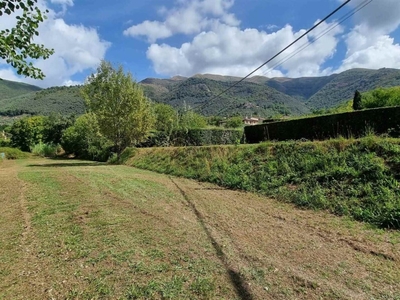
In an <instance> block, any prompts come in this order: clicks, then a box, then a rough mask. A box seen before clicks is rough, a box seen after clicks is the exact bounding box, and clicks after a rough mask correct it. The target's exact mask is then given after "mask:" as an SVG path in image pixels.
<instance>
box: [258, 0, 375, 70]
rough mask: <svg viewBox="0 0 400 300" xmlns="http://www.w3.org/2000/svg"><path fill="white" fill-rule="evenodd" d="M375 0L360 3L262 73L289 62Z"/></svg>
mask: <svg viewBox="0 0 400 300" xmlns="http://www.w3.org/2000/svg"><path fill="white" fill-rule="evenodd" d="M372 1H373V0H365V1H364V2H362V3H361V4H359V5H358V6H357V7H356V8H355V9H354V10H352V11H350V12H349V13H347V14H346V15H344V16H343V17H341V18H340V19H339V21H338V22H337V23H335V24H334V25H332V26H330V27H328V28H327V29H325V31H323V32H322V33H321V34H320V35H318V36H317V37H316V38H315V39H313V40H312V41H307V42H306V43H305V44H303V45H302V46H301V47H299V48H298V49H297V50H296V51H295V52H294V53H292V54H290V55H289V56H287V57H285V58H284V59H282V60H280V61H279V62H277V63H276V64H274V65H273V66H272V67H270V68H269V69H268V70H266V71H265V72H263V73H262V75H265V74H267V73H268V72H270V71H272V70H273V69H275V68H276V67H278V66H280V65H282V64H284V63H285V62H287V61H288V60H290V59H291V58H292V57H294V56H296V55H297V54H299V53H300V52H302V51H303V50H305V49H306V48H308V47H309V46H311V45H312V44H314V43H315V42H316V41H318V40H319V39H321V38H322V37H323V36H325V35H326V34H328V33H329V32H331V31H332V30H333V29H335V28H336V27H338V26H339V25H340V24H342V23H343V22H345V21H347V20H348V19H349V18H350V17H352V16H353V15H355V14H356V13H357V12H359V11H360V10H362V9H363V8H364V7H366V6H367V5H369V4H370V3H371V2H372Z"/></svg>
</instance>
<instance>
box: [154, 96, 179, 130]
mask: <svg viewBox="0 0 400 300" xmlns="http://www.w3.org/2000/svg"><path fill="white" fill-rule="evenodd" d="M154 114H155V118H156V121H155V128H156V130H158V131H161V132H165V133H167V134H171V132H172V130H174V129H176V127H177V126H178V113H177V111H175V109H174V108H173V107H172V106H171V105H168V104H162V103H159V104H156V105H155V106H154Z"/></svg>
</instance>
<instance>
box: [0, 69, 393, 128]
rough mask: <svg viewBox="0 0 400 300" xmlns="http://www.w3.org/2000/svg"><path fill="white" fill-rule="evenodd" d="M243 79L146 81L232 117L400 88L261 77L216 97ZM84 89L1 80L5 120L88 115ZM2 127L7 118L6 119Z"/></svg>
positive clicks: (345, 78)
mask: <svg viewBox="0 0 400 300" xmlns="http://www.w3.org/2000/svg"><path fill="white" fill-rule="evenodd" d="M238 80H240V78H239V77H233V76H221V75H210V74H205V75H195V76H193V77H191V78H186V77H181V76H175V77H172V78H170V79H156V78H147V79H145V80H143V81H141V82H140V84H141V85H142V87H143V88H144V90H145V93H146V95H147V96H148V97H149V98H150V99H151V100H152V101H154V102H157V103H166V104H170V105H172V106H173V107H174V108H175V109H178V110H182V109H185V108H186V109H187V108H189V107H190V108H192V109H194V110H195V111H197V112H199V113H201V114H204V115H215V116H232V115H236V114H238V115H241V116H246V115H258V116H261V117H273V116H276V115H302V114H307V113H310V112H311V111H312V110H319V109H326V108H332V107H337V106H338V105H339V104H341V103H343V102H345V101H346V100H349V99H352V97H353V95H354V92H355V90H359V91H360V92H365V91H369V90H372V89H375V88H377V87H391V86H400V70H397V69H380V70H367V69H353V70H349V71H346V72H343V73H340V74H333V75H331V76H324V77H303V78H267V77H262V76H255V77H252V78H249V79H247V80H246V81H244V82H242V83H240V84H239V85H237V86H235V87H234V88H232V89H231V90H229V91H228V92H227V93H225V94H224V95H222V96H220V97H216V96H217V95H218V94H220V93H221V92H222V91H224V90H225V89H227V88H228V87H230V86H232V84H233V83H234V82H237V81H238ZM79 89H80V87H78V86H75V87H53V88H49V89H44V90H42V89H40V88H39V87H35V86H32V85H27V84H23V83H18V82H12V81H7V80H0V118H1V116H8V117H9V116H18V115H22V114H42V115H43V114H44V115H48V114H50V113H52V112H55V113H61V114H63V115H70V114H76V115H79V114H82V113H83V112H84V103H83V99H82V97H81V95H80V91H79ZM0 123H1V120H0Z"/></svg>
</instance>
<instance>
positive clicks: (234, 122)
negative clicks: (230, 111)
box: [225, 116, 243, 128]
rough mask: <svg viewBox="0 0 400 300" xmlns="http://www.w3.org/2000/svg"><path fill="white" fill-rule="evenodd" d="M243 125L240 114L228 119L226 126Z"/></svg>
mask: <svg viewBox="0 0 400 300" xmlns="http://www.w3.org/2000/svg"><path fill="white" fill-rule="evenodd" d="M242 126H243V118H242V117H240V116H235V117H231V118H229V119H228V120H226V123H225V127H226V128H240V127H242Z"/></svg>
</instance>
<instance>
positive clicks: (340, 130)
mask: <svg viewBox="0 0 400 300" xmlns="http://www.w3.org/2000/svg"><path fill="white" fill-rule="evenodd" d="M399 128H400V107H399V106H397V107H386V108H377V109H368V110H362V111H354V112H347V113H341V114H334V115H327V116H319V117H313V118H306V119H299V120H290V121H280V122H273V123H268V124H261V125H255V126H247V127H245V129H244V132H245V138H246V142H247V143H259V142H262V141H266V140H277V141H285V140H300V139H308V140H324V139H329V138H335V137H337V136H344V137H350V136H352V137H359V136H362V135H364V134H365V132H366V130H372V131H374V132H375V133H377V134H383V133H387V132H390V131H392V132H396V131H397V132H398V131H399Z"/></svg>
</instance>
